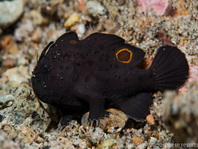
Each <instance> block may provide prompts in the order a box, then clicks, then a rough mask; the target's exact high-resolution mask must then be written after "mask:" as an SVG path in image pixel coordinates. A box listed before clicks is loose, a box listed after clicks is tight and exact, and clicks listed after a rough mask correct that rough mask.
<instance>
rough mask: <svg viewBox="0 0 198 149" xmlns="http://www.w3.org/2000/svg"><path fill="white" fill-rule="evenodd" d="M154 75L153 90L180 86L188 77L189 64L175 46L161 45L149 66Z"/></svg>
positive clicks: (171, 88)
mask: <svg viewBox="0 0 198 149" xmlns="http://www.w3.org/2000/svg"><path fill="white" fill-rule="evenodd" d="M149 69H151V71H152V72H153V76H154V89H155V90H161V91H164V90H175V89H178V88H179V87H181V86H182V85H183V84H184V83H185V81H186V80H187V79H188V74H189V66H188V62H187V60H186V58H185V55H184V53H182V52H181V51H180V50H179V49H178V48H177V47H171V46H163V47H160V48H159V49H158V52H157V54H156V56H155V58H154V60H153V63H152V65H151V67H150V68H149Z"/></svg>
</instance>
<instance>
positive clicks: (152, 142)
mask: <svg viewBox="0 0 198 149" xmlns="http://www.w3.org/2000/svg"><path fill="white" fill-rule="evenodd" d="M156 142H157V139H156V138H155V137H151V138H150V142H149V143H150V144H155V143H156Z"/></svg>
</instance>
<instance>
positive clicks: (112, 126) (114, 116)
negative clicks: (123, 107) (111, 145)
mask: <svg viewBox="0 0 198 149" xmlns="http://www.w3.org/2000/svg"><path fill="white" fill-rule="evenodd" d="M107 111H108V112H110V113H109V115H108V116H106V117H104V118H101V119H99V120H98V121H97V123H98V125H99V127H100V128H102V129H105V130H106V131H107V132H109V133H114V132H119V131H121V130H122V128H124V126H125V124H126V122H127V120H128V117H127V116H126V115H125V114H124V113H123V112H122V111H120V110H117V109H113V108H111V109H108V110H107ZM88 117H89V112H87V113H85V114H84V115H83V117H82V119H81V123H82V124H83V126H84V127H86V126H87V124H88Z"/></svg>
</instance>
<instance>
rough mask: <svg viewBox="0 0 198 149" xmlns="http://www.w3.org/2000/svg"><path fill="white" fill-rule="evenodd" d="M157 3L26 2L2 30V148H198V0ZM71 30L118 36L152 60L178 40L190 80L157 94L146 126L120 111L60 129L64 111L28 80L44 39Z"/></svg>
mask: <svg viewBox="0 0 198 149" xmlns="http://www.w3.org/2000/svg"><path fill="white" fill-rule="evenodd" d="M3 2H5V1H1V2H0V4H1V3H3ZM161 2H163V4H166V3H167V1H166V0H163V1H161ZM143 3H145V4H143ZM156 3H157V0H156V1H155V3H154V4H152V5H151V6H149V4H148V3H146V1H143V0H142V4H141V5H140V1H135V0H134V1H132V0H112V1H111V0H98V1H93V2H90V1H88V0H73V1H72V0H71V1H70V0H51V1H50V0H42V1H40V0H29V1H26V3H25V5H24V11H23V13H22V15H21V17H20V18H19V19H18V20H17V21H16V22H15V23H14V24H12V25H9V24H8V25H9V26H8V25H7V26H6V25H4V27H2V28H1V31H0V149H19V148H22V149H24V148H25V149H26V148H27V149H29V148H40V149H53V148H68V149H72V148H78V149H83V148H92V149H94V148H97V149H102V148H113V149H118V148H119V149H123V148H129V149H131V148H193V147H198V131H197V130H198V108H197V107H198V79H197V78H198V39H197V38H198V21H197V19H198V10H197V9H198V2H197V1H196V0H172V1H169V2H168V6H167V9H166V11H164V10H162V9H164V7H162V6H161V7H160V8H156V7H155V5H156ZM146 4H147V5H146ZM15 7H16V6H15ZM147 8H148V9H147ZM9 9H14V7H9ZM0 11H1V10H0ZM0 14H1V12H0ZM16 14H17V13H16ZM1 16H2V15H1ZM1 16H0V17H1ZM7 18H8V17H7ZM70 30H72V31H75V32H77V33H78V35H79V38H80V39H83V38H85V37H86V36H88V35H89V34H91V33H93V32H105V33H113V34H116V35H118V36H121V37H122V38H124V39H125V40H126V41H127V42H128V43H130V44H133V45H135V46H137V47H139V48H142V49H143V50H144V51H145V52H146V57H147V58H150V59H152V58H153V57H154V55H155V52H156V50H157V48H158V47H160V46H162V45H164V44H172V45H176V46H177V47H178V48H180V50H181V51H182V52H184V53H185V54H186V58H187V60H188V62H189V66H190V77H189V79H188V81H187V82H186V84H185V85H184V87H183V88H182V89H180V90H179V91H178V92H175V91H167V92H165V93H163V94H162V93H156V94H154V101H153V105H152V106H151V114H150V115H149V116H148V117H147V120H146V121H145V123H143V124H142V123H141V124H137V123H135V122H133V121H129V122H128V123H127V125H128V126H127V127H124V125H125V122H126V119H127V118H126V116H125V115H124V114H123V113H121V112H120V111H117V113H116V112H115V111H114V112H115V114H114V117H113V115H112V117H113V118H112V117H111V118H112V119H111V118H109V119H108V118H107V119H106V120H104V121H103V123H104V125H103V127H102V126H101V127H102V128H100V127H95V128H93V127H89V126H86V125H84V126H83V125H80V124H79V123H77V122H76V121H71V123H70V124H69V125H68V126H66V127H60V126H57V124H58V120H59V118H60V112H58V111H57V110H56V109H55V108H53V107H50V106H48V105H47V104H44V103H42V102H40V101H39V100H38V98H37V97H36V96H35V94H34V92H33V90H32V88H31V83H30V78H31V73H32V70H33V68H34V67H35V65H36V62H37V59H38V56H39V55H40V53H41V51H42V49H43V48H44V47H45V46H46V44H47V43H49V42H50V41H54V40H56V39H57V38H58V37H59V36H60V35H61V34H63V33H65V32H66V31H70ZM123 127H124V128H123Z"/></svg>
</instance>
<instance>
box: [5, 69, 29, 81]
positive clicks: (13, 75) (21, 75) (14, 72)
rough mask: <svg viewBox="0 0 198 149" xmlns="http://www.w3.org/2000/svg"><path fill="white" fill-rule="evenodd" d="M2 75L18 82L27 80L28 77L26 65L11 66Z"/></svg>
mask: <svg viewBox="0 0 198 149" xmlns="http://www.w3.org/2000/svg"><path fill="white" fill-rule="evenodd" d="M3 76H5V77H6V76H7V77H8V79H9V81H16V82H19V83H21V82H23V81H28V79H29V78H30V74H29V72H28V67H27V66H20V67H13V68H11V69H8V70H6V72H5V73H3Z"/></svg>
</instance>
